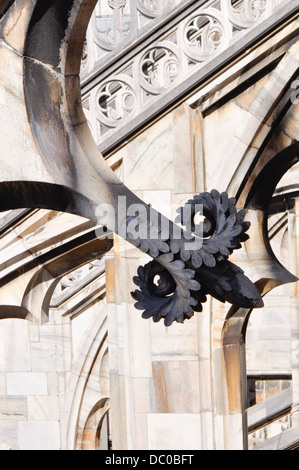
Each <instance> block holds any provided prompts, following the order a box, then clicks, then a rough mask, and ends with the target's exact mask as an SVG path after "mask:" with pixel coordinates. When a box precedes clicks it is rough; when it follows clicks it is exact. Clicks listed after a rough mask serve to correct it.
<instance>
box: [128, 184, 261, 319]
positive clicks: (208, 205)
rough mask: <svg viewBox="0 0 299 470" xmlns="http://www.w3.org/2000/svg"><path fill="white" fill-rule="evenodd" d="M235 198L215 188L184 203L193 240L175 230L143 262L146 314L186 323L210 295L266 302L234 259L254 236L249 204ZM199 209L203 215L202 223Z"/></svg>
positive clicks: (141, 294)
mask: <svg viewBox="0 0 299 470" xmlns="http://www.w3.org/2000/svg"><path fill="white" fill-rule="evenodd" d="M235 203H236V201H235V199H234V198H228V196H227V194H226V193H222V194H219V192H218V191H216V190H213V191H212V192H211V193H202V194H200V195H199V196H196V197H195V198H194V199H193V200H190V201H188V203H187V204H186V205H185V207H182V208H180V209H178V213H179V215H178V218H177V221H178V222H180V223H181V225H182V226H184V227H185V229H186V232H184V233H185V234H186V233H188V231H190V232H189V233H190V238H189V237H188V238H189V241H188V242H187V237H186V235H184V236H182V237H181V238H176V239H175V238H174V237H173V236H172V237H171V238H170V239H169V240H167V242H166V241H163V240H161V238H162V237H160V240H159V241H158V246H159V248H158V250H157V251H158V252H159V254H158V255H157V256H156V259H155V260H154V261H151V262H150V263H148V264H147V265H145V266H140V267H139V269H138V276H136V277H135V278H134V282H135V284H136V285H137V286H138V287H139V289H138V290H136V291H135V292H132V297H133V298H134V299H135V300H136V301H137V302H136V304H135V307H136V308H137V309H139V310H143V314H142V316H143V318H147V319H148V318H151V317H152V318H153V321H154V322H158V321H160V320H161V319H164V323H165V325H166V326H170V325H171V324H172V323H173V322H174V321H176V322H178V323H183V322H184V321H185V320H186V319H189V318H191V317H192V316H193V315H194V312H195V311H196V312H201V311H202V304H203V303H204V302H206V300H207V295H212V296H213V297H214V298H216V299H218V300H220V301H221V302H225V301H227V302H230V303H232V304H234V305H235V306H237V307H244V308H260V307H262V306H263V301H262V299H261V296H260V293H259V292H258V290H257V288H256V287H255V286H254V284H252V283H251V281H250V280H249V279H248V278H247V277H246V276H245V275H244V273H243V271H242V270H241V269H240V268H239V267H237V266H235V265H234V264H232V263H231V262H229V261H228V258H229V256H230V255H231V254H232V252H233V251H234V250H236V249H239V248H241V243H242V242H244V241H246V240H247V239H248V238H249V237H248V235H247V233H246V232H247V231H248V229H249V227H250V224H249V223H247V222H245V221H244V217H245V210H240V211H237V210H236V206H235ZM198 213H199V214H200V215H201V216H202V220H201V221H199V223H196V222H197V221H196V216H197V215H198ZM181 235H182V234H181ZM152 243H154V242H152ZM136 245H138V242H137V243H136ZM139 246H140V248H141V249H143V251H146V252H148V253H150V254H151V255H153V249H151V247H150V246H149V245H148V246H143V247H142V242H141V241H140V244H139ZM167 248H168V249H167Z"/></svg>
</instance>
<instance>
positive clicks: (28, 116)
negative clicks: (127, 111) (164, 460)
mask: <svg viewBox="0 0 299 470" xmlns="http://www.w3.org/2000/svg"><path fill="white" fill-rule="evenodd" d="M95 4H96V0H91V1H90V0H65V1H63V2H62V1H61V0H34V1H32V0H30V1H29V0H27V1H26V0H25V1H24V0H14V1H10V2H9V1H6V0H4V1H2V2H1V3H0V17H1V23H0V60H1V64H3V66H1V70H0V91H1V95H0V99H1V101H2V106H1V109H0V129H1V153H0V180H1V184H0V201H1V203H0V205H1V209H2V210H6V209H13V208H19V207H27V208H37V207H38V208H46V209H53V210H57V211H63V212H69V213H72V214H76V215H79V216H82V217H85V218H87V219H90V220H91V221H93V222H95V223H97V224H102V225H103V229H102V231H101V230H98V233H97V236H98V237H104V236H105V230H107V229H108V230H109V231H113V232H116V233H118V234H119V235H121V236H122V237H124V238H125V239H126V240H128V241H129V242H131V243H132V244H133V245H135V246H137V247H138V248H140V250H141V251H143V252H145V253H148V254H149V255H150V256H151V257H152V258H153V259H154V260H153V261H152V262H151V263H149V264H148V265H146V266H145V267H140V268H139V271H138V276H137V277H136V278H135V279H134V281H135V283H136V284H137V285H138V287H139V289H138V290H136V291H135V292H134V293H132V295H133V297H134V298H135V299H136V301H137V303H136V307H137V308H138V309H140V310H143V311H144V313H143V316H144V317H145V318H149V317H153V320H154V321H159V320H160V319H162V318H163V319H164V321H165V324H166V325H167V326H169V325H171V324H172V322H173V321H177V322H183V321H184V320H185V319H186V318H190V317H191V316H192V315H193V314H194V311H201V309H202V306H201V304H202V303H203V302H205V301H206V295H208V294H210V295H213V296H214V297H215V298H217V299H218V300H220V301H228V302H231V303H233V304H234V305H236V306H237V307H245V308H254V307H261V306H262V305H263V301H262V299H261V296H260V293H259V292H258V290H257V288H256V287H255V285H254V284H252V283H251V281H250V280H249V279H248V278H246V276H245V275H244V273H243V272H242V271H241V270H240V269H239V268H238V267H237V266H235V265H233V264H232V263H230V262H229V261H228V258H229V256H230V254H231V253H232V252H233V250H235V249H238V248H240V247H241V243H242V242H244V241H245V240H246V239H247V238H248V235H247V234H246V232H247V231H248V229H249V224H248V223H246V222H244V217H245V211H243V210H241V211H237V209H236V206H235V202H236V201H235V200H234V199H233V198H230V199H229V198H228V196H227V194H226V193H222V194H219V193H218V191H216V190H214V191H212V192H211V193H203V194H201V195H199V196H197V197H195V198H194V200H190V201H189V202H188V204H187V206H186V207H185V208H180V209H179V210H178V212H179V216H178V222H179V223H180V224H181V225H180V226H179V225H176V224H174V223H173V222H172V221H169V220H167V219H166V218H165V217H163V216H162V215H161V214H158V213H157V212H156V211H155V210H154V209H153V208H151V207H149V206H148V205H146V204H145V203H144V202H143V201H142V200H141V199H139V198H138V197H137V196H136V195H135V194H133V193H132V192H131V191H130V190H129V189H128V188H127V187H126V186H125V185H124V184H123V183H122V182H121V181H120V180H119V179H118V178H117V177H116V176H115V174H114V173H113V171H112V170H111V169H110V168H109V167H108V165H107V164H106V162H105V160H104V159H103V157H102V156H101V154H100V153H99V151H98V148H97V147H96V145H95V143H94V141H93V139H92V137H91V134H90V131H89V128H88V125H87V123H86V120H85V116H84V114H83V110H82V106H81V98H80V79H79V70H80V62H81V53H82V49H83V43H84V38H85V33H86V28H87V25H88V21H89V18H90V16H91V13H92V11H93V9H94V7H95ZM198 212H200V213H201V215H202V216H203V219H204V220H203V223H202V224H199V226H197V225H195V223H194V217H195V215H196V214H197V213H198ZM156 278H158V281H157V282H155V280H156Z"/></svg>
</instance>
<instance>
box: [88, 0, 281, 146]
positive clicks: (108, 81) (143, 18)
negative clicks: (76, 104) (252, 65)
mask: <svg viewBox="0 0 299 470" xmlns="http://www.w3.org/2000/svg"><path fill="white" fill-rule="evenodd" d="M281 5H282V1H281V0H240V1H236V0H208V1H206V2H204V3H202V2H200V6H198V5H196V4H192V5H191V2H189V1H188V2H182V1H181V0H109V1H108V0H103V1H101V2H99V4H98V5H97V7H96V10H95V12H94V15H93V18H92V22H91V24H90V27H89V31H88V34H87V42H86V48H85V50H84V56H83V60H82V78H83V82H84V77H87V76H89V75H90V74H92V75H93V74H96V71H99V70H101V68H102V66H103V67H105V69H106V68H107V67H109V63H110V61H115V55H116V54H117V56H118V57H119V58H122V57H123V56H125V55H126V54H128V51H129V50H130V47H131V46H132V45H134V44H136V48H135V52H134V53H132V54H130V56H129V57H128V58H127V59H126V60H120V61H119V64H124V63H125V64H126V65H119V66H118V67H115V64H114V63H112V62H111V73H109V74H106V78H104V77H103V76H101V74H99V73H98V74H97V78H96V79H95V80H94V81H93V85H92V88H91V89H90V92H89V94H88V99H87V101H86V106H85V107H86V108H87V109H90V110H91V111H92V112H93V114H96V116H97V119H96V121H94V123H93V125H92V132H93V136H94V138H95V140H96V142H97V143H98V144H99V145H102V143H103V142H104V141H105V140H106V139H107V138H108V137H109V135H110V133H112V132H113V130H114V129H115V128H116V127H117V128H122V127H123V126H125V125H127V124H128V123H130V122H131V121H132V120H133V119H136V120H138V116H140V115H141V114H142V113H143V112H144V109H145V107H146V108H149V107H150V106H154V105H155V103H158V102H159V100H161V102H162V101H163V100H164V101H165V99H164V97H165V95H167V93H169V92H170V91H171V90H172V89H174V87H175V86H176V85H178V84H179V83H181V82H182V81H184V80H189V79H190V76H191V75H193V74H196V75H197V77H198V72H199V71H200V69H201V68H202V67H203V66H204V65H205V64H206V63H207V62H208V61H211V60H212V59H213V58H214V57H215V56H216V55H217V54H220V53H221V52H223V51H224V50H225V49H227V48H228V47H229V46H231V45H232V44H234V43H236V42H237V41H238V40H239V39H240V38H242V35H244V34H245V33H246V32H247V31H248V30H251V29H253V28H255V27H256V26H257V25H258V24H260V22H262V21H263V20H265V19H266V18H268V17H269V16H270V15H271V14H272V13H273V12H274V11H276V10H277V9H278V8H279V7H281ZM184 8H185V10H184ZM178 10H179V11H180V12H181V13H180V15H176V16H175V17H174V18H172V16H173V15H174V13H175V12H177V11H178ZM165 18H168V23H167V25H166V24H165ZM163 21H164V23H163ZM159 25H160V28H158V26H159ZM170 25H171V26H170ZM151 35H154V36H155V38H156V39H155V40H154V41H152V42H151V45H150V46H149V45H148V43H147V39H148V38H149V37H151ZM139 43H140V45H139ZM137 44H138V47H137ZM108 76H109V78H107V77H108ZM194 76H195V75H194ZM107 89H108V91H107ZM124 90H126V91H125V92H124ZM107 93H108V95H109V97H108V99H107V100H106V104H105V106H104V109H103V107H102V106H101V103H99V100H98V96H99V95H101V96H103V95H105V94H107ZM83 94H84V87H83ZM124 94H125V97H126V99H124ZM128 94H129V96H130V105H129V109H128V104H127V101H128V98H127V97H128ZM164 101H163V102H164ZM115 115H117V116H118V119H115Z"/></svg>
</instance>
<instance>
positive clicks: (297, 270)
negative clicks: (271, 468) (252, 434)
mask: <svg viewBox="0 0 299 470" xmlns="http://www.w3.org/2000/svg"><path fill="white" fill-rule="evenodd" d="M298 236H299V201H298V200H297V201H296V205H295V210H293V211H292V212H290V213H289V247H290V249H289V254H290V270H291V272H292V273H293V274H295V275H296V276H297V277H299V261H298V260H299V241H298ZM290 291H291V309H292V317H291V322H292V323H291V328H292V336H291V367H292V376H293V382H292V384H293V406H292V411H291V424H292V427H298V426H299V302H298V296H299V285H298V282H296V283H294V284H291V286H290Z"/></svg>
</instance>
